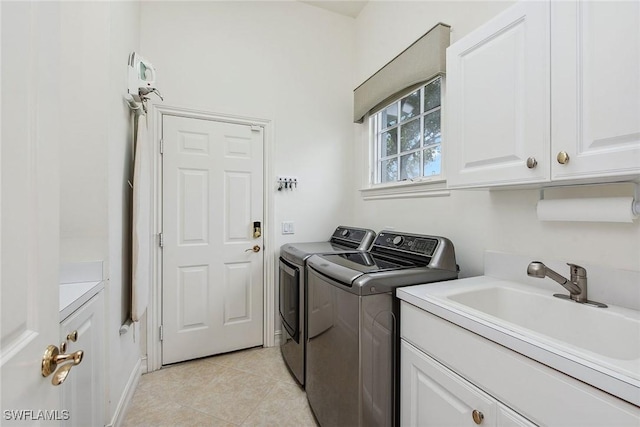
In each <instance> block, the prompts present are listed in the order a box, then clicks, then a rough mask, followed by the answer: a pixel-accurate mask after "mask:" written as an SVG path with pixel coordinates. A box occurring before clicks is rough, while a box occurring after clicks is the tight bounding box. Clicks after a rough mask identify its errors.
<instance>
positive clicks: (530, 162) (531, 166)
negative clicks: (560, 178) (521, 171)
mask: <svg viewBox="0 0 640 427" xmlns="http://www.w3.org/2000/svg"><path fill="white" fill-rule="evenodd" d="M536 166H538V161H537V160H536V158H535V157H529V158H528V159H527V167H528V168H529V169H534V168H535V167H536Z"/></svg>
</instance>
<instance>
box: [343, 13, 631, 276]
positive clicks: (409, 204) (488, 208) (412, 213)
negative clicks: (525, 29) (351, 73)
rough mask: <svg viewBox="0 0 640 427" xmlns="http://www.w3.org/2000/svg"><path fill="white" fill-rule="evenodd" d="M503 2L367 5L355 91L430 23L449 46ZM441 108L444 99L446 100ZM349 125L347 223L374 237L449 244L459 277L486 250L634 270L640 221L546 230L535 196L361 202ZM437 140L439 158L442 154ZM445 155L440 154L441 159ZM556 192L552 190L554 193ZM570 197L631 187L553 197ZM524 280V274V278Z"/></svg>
mask: <svg viewBox="0 0 640 427" xmlns="http://www.w3.org/2000/svg"><path fill="white" fill-rule="evenodd" d="M509 5H510V3H508V2H493V3H486V2H479V1H478V2H400V1H384V2H370V3H369V4H368V5H367V6H366V7H365V8H364V10H363V11H362V13H361V14H360V16H359V17H358V18H357V19H356V40H357V43H356V57H357V63H356V69H357V70H358V71H357V76H356V81H355V84H359V83H360V82H362V81H363V80H364V79H366V78H367V77H368V76H369V75H371V74H372V73H374V72H375V71H377V69H378V68H380V67H381V66H382V65H384V64H385V63H386V62H388V61H389V60H391V59H392V58H393V57H394V56H395V55H397V54H398V53H400V52H401V51H402V50H404V49H405V48H406V47H407V46H408V45H409V44H410V43H411V42H413V41H415V40H416V39H417V38H418V37H419V36H421V35H422V34H424V33H425V32H426V31H427V30H429V29H430V28H431V27H432V26H433V25H435V24H436V23H437V22H444V23H446V24H449V25H451V26H452V37H451V39H452V40H451V41H452V42H455V41H456V40H458V39H460V38H461V37H462V36H464V35H465V34H467V33H468V32H469V31H471V30H473V29H474V28H476V27H477V26H478V25H480V24H481V23H483V22H485V21H487V20H488V19H490V18H491V17H493V16H495V15H496V14H497V13H499V12H500V11H501V10H503V9H504V8H506V7H508V6H509ZM445 101H446V98H445ZM354 126H355V134H356V137H355V142H354V152H355V157H354V167H353V168H354V171H355V173H356V175H355V176H356V177H358V178H357V180H358V181H359V182H358V184H356V185H355V188H354V191H353V193H352V196H353V198H354V200H355V210H354V212H355V216H354V223H357V224H360V225H364V226H367V227H371V228H373V229H374V230H377V231H379V230H381V229H383V228H386V227H388V226H392V227H395V228H396V229H397V230H401V231H411V232H417V233H426V234H435V235H442V236H447V237H449V238H450V239H451V240H452V241H453V243H454V245H455V247H456V254H457V258H458V263H459V264H460V266H461V269H462V271H461V276H463V277H466V276H473V275H479V274H482V273H483V253H484V251H485V250H487V249H492V250H498V251H504V252H512V253H515V254H522V255H529V256H531V257H533V258H541V259H542V260H545V259H560V260H567V261H574V262H577V263H579V262H580V261H582V262H591V263H594V264H600V265H607V266H611V267H614V268H620V269H628V270H640V256H639V255H640V221H635V223H633V224H607V223H598V224H596V223H551V222H540V221H538V220H537V219H536V215H535V205H536V202H537V201H538V197H539V192H538V191H537V190H510V191H484V190H477V191H453V192H452V193H451V196H449V197H438V198H421V199H402V200H398V199H396V200H379V201H363V200H362V198H361V197H360V195H359V192H358V191H357V189H358V188H359V187H358V185H361V186H364V183H362V179H361V178H360V177H362V176H363V171H365V170H366V169H365V168H366V167H367V164H366V163H365V162H364V161H363V159H366V153H367V151H366V150H367V140H366V139H367V135H366V126H365V125H354ZM446 143H447V142H446V134H445V135H444V136H443V151H444V150H445V149H446V148H445V147H446ZM445 155H446V154H445ZM556 191H558V190H556ZM560 191H561V192H564V193H566V194H568V195H569V196H571V195H574V194H575V193H576V192H579V193H580V195H582V196H594V197H595V196H599V195H618V194H620V195H630V194H632V189H631V188H623V189H618V188H617V187H616V188H614V187H611V186H605V187H599V188H595V189H580V190H560ZM523 274H524V272H523Z"/></svg>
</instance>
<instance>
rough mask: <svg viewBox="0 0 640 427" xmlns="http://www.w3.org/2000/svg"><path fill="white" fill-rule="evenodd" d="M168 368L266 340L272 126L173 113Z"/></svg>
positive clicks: (167, 172) (167, 221)
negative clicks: (267, 133) (266, 156)
mask: <svg viewBox="0 0 640 427" xmlns="http://www.w3.org/2000/svg"><path fill="white" fill-rule="evenodd" d="M163 140H164V144H163V145H164V154H163V240H164V247H163V335H164V339H163V345H162V347H163V350H162V351H163V356H162V357H163V360H162V362H163V364H167V363H174V362H178V361H182V360H187V359H191V358H196V357H203V356H208V355H211V354H216V353H222V352H226V351H232V350H237V349H240V348H246V347H252V346H256V345H260V344H262V337H263V327H262V323H263V252H262V251H261V250H260V251H259V252H254V251H253V250H251V249H252V248H253V247H254V246H255V245H257V246H258V247H259V248H260V249H261V248H262V237H259V238H254V237H253V222H254V221H260V222H262V216H263V194H262V191H263V190H262V189H263V173H262V168H263V163H262V159H263V131H262V128H259V129H257V130H256V129H252V127H251V126H248V125H241V124H232V123H223V122H217V121H208V120H199V119H190V118H183V117H173V116H164V118H163Z"/></svg>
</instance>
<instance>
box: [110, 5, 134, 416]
mask: <svg viewBox="0 0 640 427" xmlns="http://www.w3.org/2000/svg"><path fill="white" fill-rule="evenodd" d="M108 5H109V32H108V40H109V62H108V64H107V66H108V70H109V76H108V77H109V79H108V87H109V93H108V95H107V96H106V97H105V102H106V103H107V105H108V107H107V108H108V116H107V117H108V118H107V121H106V122H105V123H104V131H105V134H106V136H107V142H106V143H107V146H108V154H107V156H106V159H107V160H108V165H107V184H108V194H107V198H108V215H109V236H108V243H109V285H110V287H109V291H110V292H109V294H108V297H109V299H108V303H107V304H108V306H107V308H108V310H109V311H110V313H109V315H108V316H107V322H106V324H107V339H108V348H109V352H110V353H109V354H108V355H107V360H108V362H107V363H108V371H107V373H108V375H109V377H108V378H109V395H108V398H109V406H108V411H109V412H108V414H109V418H110V419H112V418H113V417H114V415H120V416H122V415H123V414H116V410H117V409H119V408H117V405H118V404H120V403H121V402H120V400H121V399H122V398H123V397H124V396H123V393H124V392H125V391H126V390H125V387H126V385H127V381H129V379H130V377H131V376H132V375H138V371H137V370H135V369H136V368H137V362H138V361H139V360H140V349H139V348H140V342H141V331H140V324H139V323H135V324H134V326H133V327H132V328H131V329H129V332H128V333H126V334H124V335H120V333H119V330H120V326H121V325H122V323H123V321H125V320H126V319H127V318H128V317H129V314H130V304H131V295H130V281H131V268H130V263H131V259H130V257H131V238H130V236H131V219H130V215H131V200H132V199H131V198H132V193H131V187H130V186H129V184H128V181H129V180H130V181H133V122H132V120H131V113H130V110H129V107H128V106H127V105H126V103H125V102H124V101H123V95H124V94H125V93H126V87H127V61H128V59H129V54H130V53H131V52H132V51H137V50H139V46H140V3H139V2H137V1H125V2H109V3H108ZM110 355H117V356H116V357H110Z"/></svg>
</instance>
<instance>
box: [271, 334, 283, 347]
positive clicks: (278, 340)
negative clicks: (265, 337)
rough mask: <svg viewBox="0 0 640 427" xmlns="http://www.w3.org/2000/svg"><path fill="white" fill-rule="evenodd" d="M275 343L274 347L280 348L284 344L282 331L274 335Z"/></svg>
mask: <svg viewBox="0 0 640 427" xmlns="http://www.w3.org/2000/svg"><path fill="white" fill-rule="evenodd" d="M273 343H274V347H280V344H282V331H281V330H277V331H276V333H275V334H274V335H273Z"/></svg>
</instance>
